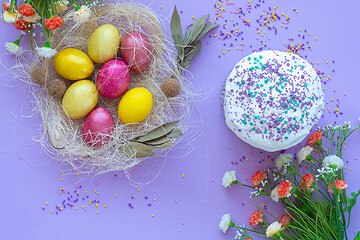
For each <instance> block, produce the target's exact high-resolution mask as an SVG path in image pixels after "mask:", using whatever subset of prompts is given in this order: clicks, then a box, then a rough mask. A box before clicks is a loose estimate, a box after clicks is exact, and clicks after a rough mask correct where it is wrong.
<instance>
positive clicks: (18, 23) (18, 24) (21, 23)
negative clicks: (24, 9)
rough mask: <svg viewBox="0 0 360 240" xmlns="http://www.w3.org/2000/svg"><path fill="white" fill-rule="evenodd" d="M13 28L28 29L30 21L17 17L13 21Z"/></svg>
mask: <svg viewBox="0 0 360 240" xmlns="http://www.w3.org/2000/svg"><path fill="white" fill-rule="evenodd" d="M14 25H15V28H16V29H18V30H21V31H25V30H28V29H29V28H30V25H31V24H30V23H29V22H27V21H25V20H24V19H18V20H17V21H16V22H15V23H14Z"/></svg>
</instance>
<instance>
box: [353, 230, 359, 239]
mask: <svg viewBox="0 0 360 240" xmlns="http://www.w3.org/2000/svg"><path fill="white" fill-rule="evenodd" d="M354 240H360V231H359V232H358V233H357V234H356V236H355V237H354Z"/></svg>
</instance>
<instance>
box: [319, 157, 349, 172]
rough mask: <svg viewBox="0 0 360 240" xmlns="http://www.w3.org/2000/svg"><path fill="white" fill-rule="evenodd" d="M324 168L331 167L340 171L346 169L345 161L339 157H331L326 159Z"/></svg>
mask: <svg viewBox="0 0 360 240" xmlns="http://www.w3.org/2000/svg"><path fill="white" fill-rule="evenodd" d="M323 166H324V167H325V166H330V167H333V168H336V170H338V169H341V168H343V167H344V161H343V160H342V159H341V158H339V157H338V156H335V155H331V156H327V157H325V158H324V160H323Z"/></svg>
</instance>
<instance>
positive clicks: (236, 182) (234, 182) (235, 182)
mask: <svg viewBox="0 0 360 240" xmlns="http://www.w3.org/2000/svg"><path fill="white" fill-rule="evenodd" d="M231 184H238V185H240V186H244V187H248V188H252V189H254V187H253V186H250V185H246V184H243V183H240V182H239V181H238V180H235V181H233V182H232V183H231Z"/></svg>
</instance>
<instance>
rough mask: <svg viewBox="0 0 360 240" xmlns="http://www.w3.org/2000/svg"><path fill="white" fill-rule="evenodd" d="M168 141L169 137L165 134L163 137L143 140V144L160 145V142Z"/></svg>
mask: <svg viewBox="0 0 360 240" xmlns="http://www.w3.org/2000/svg"><path fill="white" fill-rule="evenodd" d="M168 141H170V139H169V138H168V137H167V136H163V137H160V138H156V139H154V140H151V141H146V142H143V144H146V145H160V144H163V143H166V142H168Z"/></svg>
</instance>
